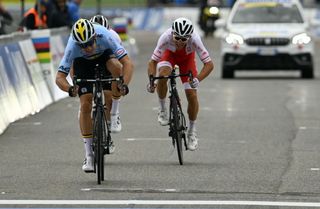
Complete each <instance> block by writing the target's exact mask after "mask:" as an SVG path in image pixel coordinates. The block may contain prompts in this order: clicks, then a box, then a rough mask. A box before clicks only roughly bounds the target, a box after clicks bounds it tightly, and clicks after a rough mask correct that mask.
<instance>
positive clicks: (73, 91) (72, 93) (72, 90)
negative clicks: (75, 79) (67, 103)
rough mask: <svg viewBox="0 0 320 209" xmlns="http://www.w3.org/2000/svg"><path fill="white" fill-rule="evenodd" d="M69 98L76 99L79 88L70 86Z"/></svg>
mask: <svg viewBox="0 0 320 209" xmlns="http://www.w3.org/2000/svg"><path fill="white" fill-rule="evenodd" d="M68 93H69V97H76V96H77V95H78V88H77V87H75V86H70V87H69V89H68Z"/></svg>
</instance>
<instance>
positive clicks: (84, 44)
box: [78, 38, 95, 49]
mask: <svg viewBox="0 0 320 209" xmlns="http://www.w3.org/2000/svg"><path fill="white" fill-rule="evenodd" d="M94 41H95V39H94V38H93V39H91V40H90V41H87V42H86V43H81V44H80V43H79V44H78V45H79V46H80V48H82V49H85V48H87V47H89V46H92V45H93V44H94Z"/></svg>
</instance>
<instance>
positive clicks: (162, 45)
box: [151, 28, 211, 63]
mask: <svg viewBox="0 0 320 209" xmlns="http://www.w3.org/2000/svg"><path fill="white" fill-rule="evenodd" d="M185 49H186V51H185V55H188V54H190V53H192V52H194V51H195V52H197V54H198V56H199V58H200V60H201V61H202V62H203V63H207V62H210V61H211V57H210V55H209V52H208V50H207V49H206V48H205V47H204V45H203V43H202V41H201V38H200V35H199V34H198V33H196V32H193V34H192V36H191V37H190V38H189V39H188V41H187V44H186V47H185ZM166 50H170V51H172V52H175V51H176V50H177V49H176V45H175V43H174V40H173V36H172V29H171V28H169V29H168V30H167V31H165V32H164V33H163V34H162V35H161V36H160V38H159V40H158V43H157V46H156V48H155V50H154V51H153V54H152V56H151V59H152V60H155V61H157V62H159V61H160V60H161V57H162V55H163V54H164V52H165V51H166Z"/></svg>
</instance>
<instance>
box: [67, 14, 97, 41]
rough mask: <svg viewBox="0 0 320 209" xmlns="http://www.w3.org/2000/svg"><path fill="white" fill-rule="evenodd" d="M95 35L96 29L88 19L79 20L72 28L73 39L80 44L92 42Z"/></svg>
mask: <svg viewBox="0 0 320 209" xmlns="http://www.w3.org/2000/svg"><path fill="white" fill-rule="evenodd" d="M94 35H95V31H94V27H93V25H92V23H91V22H90V21H89V20H87V19H79V20H78V21H77V22H75V24H74V25H73V27H72V37H73V39H74V40H75V41H76V42H77V43H79V44H84V43H86V42H88V41H90V40H91V39H92V37H93V36H94Z"/></svg>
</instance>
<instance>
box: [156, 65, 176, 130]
mask: <svg viewBox="0 0 320 209" xmlns="http://www.w3.org/2000/svg"><path fill="white" fill-rule="evenodd" d="M171 70H172V68H171V65H170V66H160V67H159V76H167V75H170V73H171ZM167 91H168V86H167V79H160V80H158V84H157V94H158V97H159V105H160V108H159V112H158V122H159V123H160V125H163V126H165V125H168V123H169V118H168V111H167V107H166V96H167Z"/></svg>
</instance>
